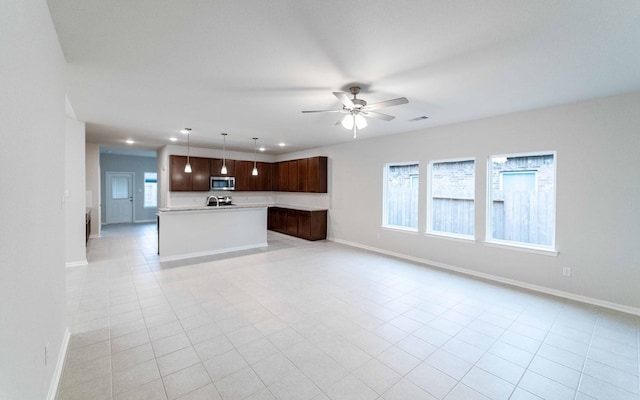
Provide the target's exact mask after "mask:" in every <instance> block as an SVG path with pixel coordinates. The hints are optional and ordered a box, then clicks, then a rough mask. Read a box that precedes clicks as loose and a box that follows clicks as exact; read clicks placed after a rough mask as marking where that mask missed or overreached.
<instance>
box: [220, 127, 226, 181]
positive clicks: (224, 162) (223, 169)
mask: <svg viewBox="0 0 640 400" xmlns="http://www.w3.org/2000/svg"><path fill="white" fill-rule="evenodd" d="M221 135H222V168H221V169H220V173H221V174H222V175H226V174H227V159H226V155H225V152H226V150H227V134H226V133H221Z"/></svg>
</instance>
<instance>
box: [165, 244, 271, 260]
mask: <svg viewBox="0 0 640 400" xmlns="http://www.w3.org/2000/svg"><path fill="white" fill-rule="evenodd" d="M260 247H269V244H268V243H267V242H264V243H258V244H250V245H246V246H236V247H226V248H224V249H218V250H209V251H200V252H197V253H187V254H178V255H175V256H166V257H163V256H159V257H158V261H160V262H165V261H178V260H186V259H188V258H196V257H206V256H212V255H216V254H222V253H231V252H233V251H241V250H249V249H257V248H260Z"/></svg>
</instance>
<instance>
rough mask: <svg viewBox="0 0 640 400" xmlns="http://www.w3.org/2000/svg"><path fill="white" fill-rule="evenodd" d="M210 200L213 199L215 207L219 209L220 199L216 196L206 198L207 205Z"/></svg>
mask: <svg viewBox="0 0 640 400" xmlns="http://www.w3.org/2000/svg"><path fill="white" fill-rule="evenodd" d="M211 199H214V200H215V201H216V207H220V199H218V196H213V195H212V196H209V197H207V203H206V204H207V205H209V203H210V202H211Z"/></svg>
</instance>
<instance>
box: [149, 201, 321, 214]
mask: <svg viewBox="0 0 640 400" xmlns="http://www.w3.org/2000/svg"><path fill="white" fill-rule="evenodd" d="M260 207H280V208H289V209H292V210H300V211H324V210H326V208H319V207H309V206H296V205H291V204H274V203H242V204H234V205H231V206H220V207H215V206H180V207H167V208H158V214H163V213H173V212H181V211H222V210H234V209H239V208H260Z"/></svg>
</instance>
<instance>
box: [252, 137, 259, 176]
mask: <svg viewBox="0 0 640 400" xmlns="http://www.w3.org/2000/svg"><path fill="white" fill-rule="evenodd" d="M257 143H258V138H257V137H254V138H253V171H251V175H253V176H258V168H257V167H256V154H257Z"/></svg>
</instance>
